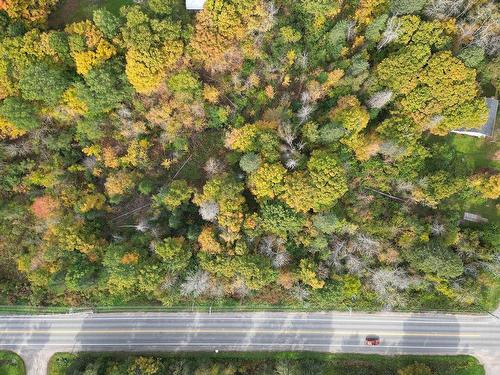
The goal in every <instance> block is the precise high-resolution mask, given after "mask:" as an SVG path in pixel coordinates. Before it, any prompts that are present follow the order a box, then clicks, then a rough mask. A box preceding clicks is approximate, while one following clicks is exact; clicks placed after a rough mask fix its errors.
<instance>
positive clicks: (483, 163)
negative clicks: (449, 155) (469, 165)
mask: <svg viewBox="0 0 500 375" xmlns="http://www.w3.org/2000/svg"><path fill="white" fill-rule="evenodd" d="M447 137H449V139H450V142H451V144H452V145H453V146H454V147H455V149H456V150H457V151H458V152H459V153H461V154H462V155H463V158H465V159H468V160H472V161H473V163H474V167H476V168H494V169H498V168H500V161H498V160H497V161H495V160H494V155H495V153H496V152H497V151H498V150H499V147H500V142H499V141H496V142H495V141H493V140H491V139H490V138H475V137H471V136H468V135H463V134H449V135H448V136H447Z"/></svg>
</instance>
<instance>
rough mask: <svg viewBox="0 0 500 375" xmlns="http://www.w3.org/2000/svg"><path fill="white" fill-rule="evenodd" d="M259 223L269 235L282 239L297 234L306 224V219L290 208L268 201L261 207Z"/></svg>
mask: <svg viewBox="0 0 500 375" xmlns="http://www.w3.org/2000/svg"><path fill="white" fill-rule="evenodd" d="M259 223H260V226H261V227H262V229H263V230H264V231H265V232H268V233H274V234H277V235H279V236H282V237H286V236H287V235H288V234H290V235H294V234H297V233H298V232H299V231H300V230H301V229H302V227H303V226H304V224H305V219H304V217H303V216H302V215H301V214H298V213H297V212H295V211H294V210H292V209H291V208H290V207H288V206H286V205H285V204H283V203H281V202H277V201H266V202H264V203H263V204H262V205H261V211H260V216H259Z"/></svg>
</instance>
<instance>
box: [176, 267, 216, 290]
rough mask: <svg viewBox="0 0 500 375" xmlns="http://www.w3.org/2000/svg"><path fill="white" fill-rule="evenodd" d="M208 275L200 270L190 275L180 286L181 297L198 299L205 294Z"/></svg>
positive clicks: (207, 285) (208, 279)
mask: <svg viewBox="0 0 500 375" xmlns="http://www.w3.org/2000/svg"><path fill="white" fill-rule="evenodd" d="M209 281H210V275H209V274H208V273H207V272H205V271H202V270H199V271H197V272H195V273H191V274H189V275H188V276H187V277H186V280H185V281H184V282H183V283H182V284H181V294H182V295H183V296H189V295H191V296H193V297H199V296H201V295H202V294H203V293H205V292H206V291H207V289H208V287H209Z"/></svg>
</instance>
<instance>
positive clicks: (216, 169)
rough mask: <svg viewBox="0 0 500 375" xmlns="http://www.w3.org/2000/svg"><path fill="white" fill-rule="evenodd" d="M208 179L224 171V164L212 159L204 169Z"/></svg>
mask: <svg viewBox="0 0 500 375" xmlns="http://www.w3.org/2000/svg"><path fill="white" fill-rule="evenodd" d="M203 169H204V171H205V173H206V174H207V176H208V177H213V176H216V175H218V174H220V173H222V172H223V171H224V163H223V162H222V161H220V160H219V159H216V158H210V159H208V160H207V162H206V163H205V166H204V167H203Z"/></svg>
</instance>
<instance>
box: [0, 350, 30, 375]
mask: <svg viewBox="0 0 500 375" xmlns="http://www.w3.org/2000/svg"><path fill="white" fill-rule="evenodd" d="M25 374H26V371H25V368H24V362H23V360H22V359H21V357H19V356H18V355H17V354H15V353H12V352H0V375H25Z"/></svg>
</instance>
